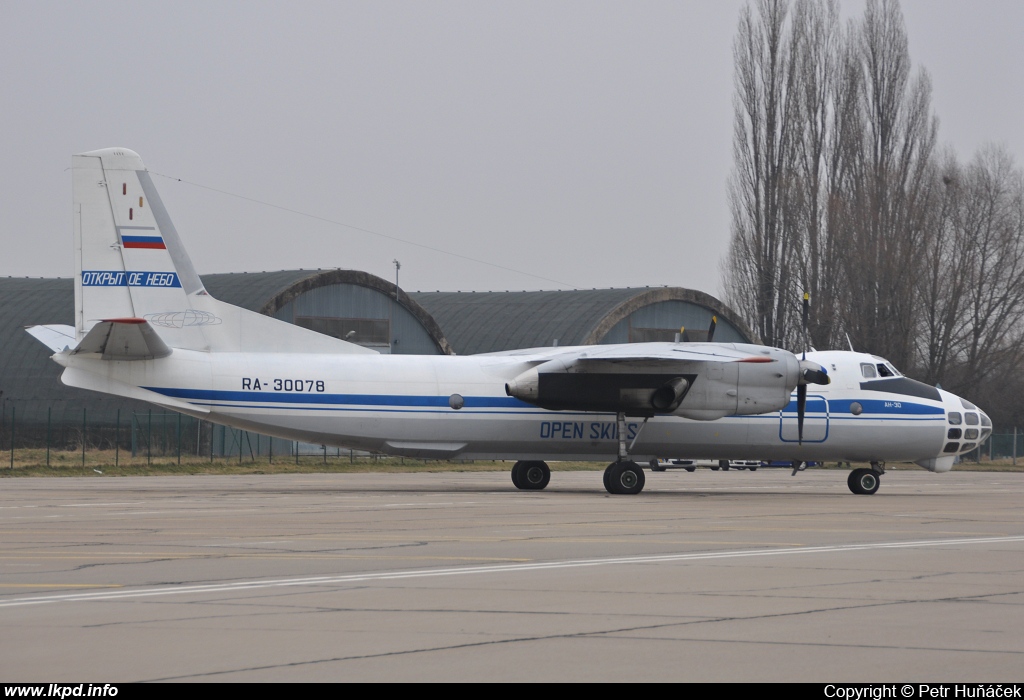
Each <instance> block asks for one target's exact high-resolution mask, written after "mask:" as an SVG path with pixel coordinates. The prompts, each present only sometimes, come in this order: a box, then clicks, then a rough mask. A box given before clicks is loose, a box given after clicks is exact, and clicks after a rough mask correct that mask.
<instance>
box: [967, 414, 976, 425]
mask: <svg viewBox="0 0 1024 700" xmlns="http://www.w3.org/2000/svg"><path fill="white" fill-rule="evenodd" d="M964 420H966V421H967V425H977V424H978V422H979V421H978V414H977V413H965V414H964Z"/></svg>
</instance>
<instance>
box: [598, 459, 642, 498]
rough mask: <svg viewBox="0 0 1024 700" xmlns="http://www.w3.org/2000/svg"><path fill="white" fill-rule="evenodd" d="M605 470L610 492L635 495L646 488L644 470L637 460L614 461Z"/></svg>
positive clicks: (606, 486) (607, 487)
mask: <svg viewBox="0 0 1024 700" xmlns="http://www.w3.org/2000/svg"><path fill="white" fill-rule="evenodd" d="M604 472H605V481H606V483H605V488H606V489H607V490H608V493H613V494H615V495H635V494H638V493H640V492H641V491H643V490H644V483H645V482H646V478H645V477H644V470H643V469H641V468H640V465H638V464H637V463H636V462H613V463H612V464H610V465H608V468H607V469H605V470H604Z"/></svg>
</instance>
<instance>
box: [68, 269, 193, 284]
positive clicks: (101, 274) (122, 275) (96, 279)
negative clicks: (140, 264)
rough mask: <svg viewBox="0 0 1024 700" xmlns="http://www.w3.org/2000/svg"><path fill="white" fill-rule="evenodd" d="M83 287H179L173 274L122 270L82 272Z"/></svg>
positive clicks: (175, 275) (178, 282)
mask: <svg viewBox="0 0 1024 700" xmlns="http://www.w3.org/2000/svg"><path fill="white" fill-rule="evenodd" d="M82 286H83V287H180V286H181V282H180V281H179V280H178V275H177V273H174V272H126V271H124V270H83V271H82Z"/></svg>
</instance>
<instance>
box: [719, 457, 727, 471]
mask: <svg viewBox="0 0 1024 700" xmlns="http://www.w3.org/2000/svg"><path fill="white" fill-rule="evenodd" d="M718 468H719V469H721V470H722V471H724V472H727V471H729V460H727V459H720V460H718Z"/></svg>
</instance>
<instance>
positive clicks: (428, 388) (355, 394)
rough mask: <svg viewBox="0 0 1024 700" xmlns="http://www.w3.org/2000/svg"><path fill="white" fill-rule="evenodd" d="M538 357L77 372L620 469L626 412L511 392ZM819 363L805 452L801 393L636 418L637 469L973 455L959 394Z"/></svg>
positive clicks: (418, 443)
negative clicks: (729, 408) (641, 465)
mask: <svg viewBox="0 0 1024 700" xmlns="http://www.w3.org/2000/svg"><path fill="white" fill-rule="evenodd" d="M530 359H531V358H530V356H529V355H478V356H413V355H405V356H402V355H374V354H365V355H362V354H360V355H320V354H309V355H294V354H288V353H278V354H275V353H203V352H195V351H189V350H175V351H174V353H173V354H172V355H171V356H170V357H167V358H163V359H161V360H158V361H143V362H139V361H134V362H104V361H101V360H89V359H85V358H82V359H76V358H69V361H68V366H70V367H74V366H80V367H81V368H82V369H87V370H89V371H95V370H97V369H99V370H101V371H102V370H106V373H107V376H108V377H110V378H111V379H114V380H116V381H119V382H124V383H125V384H128V385H134V386H140V387H143V388H145V389H148V390H151V391H154V392H156V393H157V394H160V395H162V396H167V397H171V398H173V399H177V400H178V401H183V402H186V403H187V404H188V405H190V406H194V407H195V408H196V409H197V412H196V413H195V415H198V416H199V417H202V418H205V419H208V420H211V421H214V422H216V423H222V424H226V425H230V426H234V427H237V428H243V429H247V430H253V431H258V432H261V433H264V434H268V435H274V436H277V437H282V438H288V439H294V440H301V441H305V442H314V443H319V444H326V445H331V446H339V447H348V448H355V449H363V450H371V451H379V452H383V453H387V454H394V455H404V456H409V457H425V458H456V457H458V458H466V459H513V460H518V459H550V460H564V459H593V458H597V459H605V458H607V459H612V458H614V457H615V455H616V450H617V445H618V440H617V431H616V417H615V415H614V414H611V413H589V412H573V411H550V410H545V409H541V408H538V407H536V406H533V405H530V404H527V403H524V402H523V401H520V400H519V399H515V398H512V397H509V396H507V395H506V393H505V384H506V383H507V382H509V381H510V380H512V379H513V378H514V377H516V376H517V375H519V374H521V373H522V372H523V371H525V370H526V369H528V368H529V367H530V364H529V361H530ZM808 359H812V360H814V361H816V362H819V363H820V364H822V365H823V366H825V367H826V368H827V369H828V372H829V375H830V377H831V380H832V382H831V384H829V385H827V386H812V387H810V391H809V394H808V400H807V410H806V420H805V425H804V438H803V441H802V443H800V442H799V441H798V437H797V418H796V398H795V396H796V395H795V392H794V395H793V401H792V402H791V403H790V405H789V406H788V407H787V408H785V409H783V410H781V411H774V412H771V413H765V414H760V415H747V416H729V417H725V418H721V419H718V420H712V421H695V420H689V419H686V418H682V417H679V416H675V415H664V416H655V417H653V418H651V419H650V420H649V421H648V422H647V424H646V425H644V424H643V419H641V418H633V419H629V420H628V422H627V435H626V439H627V441H629V442H631V443H632V441H633V440H634V438H636V440H635V443H634V444H632V445H631V448H630V454H631V455H632V457H633V458H634V459H636V460H646V459H650V458H654V457H678V456H685V457H691V458H714V459H772V460H804V461H810V460H815V461H824V460H836V461H918V462H922V461H925V460H929V459H934V458H938V457H952V456H954V455H955V454H957V453H960V452H963V451H966V444H967V443H966V441H962V442H960V443H959V444H958V445H957V449H956V450H955V451H952V452H951V451H950V449H949V440H948V439H947V432H948V428H949V427H950V426H949V420H948V418H947V416H948V414H951V413H952V414H964V413H965V406H964V404H963V403H962V402H961V400H960V398H959V397H957V396H955V395H953V394H951V393H949V392H946V391H941V390H935V389H931V388H930V387H925V388H926V389H929V390H930V391H931V392H934V393H933V394H932V396H931V397H927V396H915V395H909V394H908V393H906V392H900V391H896V392H894V391H889V390H885V391H877V390H874V391H872V390H870V389H864V388H862V382H865V377H863V376H862V374H861V365H862V364H863V363H864V362H868V363H873V362H878V361H879V360H880V358H874V357H873V356H871V355H865V354H862V353H852V352H820V353H809V354H808ZM905 381H906V382H910V380H905ZM866 383H867V384H868V385H869V386H870V382H866ZM883 386H886V385H883ZM918 386H919V387H923V386H924V385H918ZM919 393H920V392H919ZM924 393H926V394H927V393H928V392H924ZM453 396H454V397H455V398H453ZM459 398H461V402H460V401H459V400H458V399H459ZM460 403H461V408H457V409H456V408H453V405H460ZM179 410H182V409H179ZM206 410H208V411H209V413H208V414H207V413H205V411H206ZM975 411H976V412H977V413H978V414H980V411H977V409H975ZM184 412H190V411H189V410H187V409H184ZM981 415H982V416H983V415H984V414H981ZM985 420H986V421H987V417H986V418H985ZM961 427H966V426H961ZM976 427H979V429H980V426H977V425H976ZM975 442H977V440H975ZM946 462H947V463H948V464H949V465H951V463H952V460H951V459H947V460H946ZM923 466H928V465H927V464H924V465H923ZM934 467H935V465H934V463H933V464H932V465H931V466H928V468H934ZM945 469H948V466H945V467H944V468H943V467H942V466H939V467H938V469H937V470H939V471H942V470H945Z"/></svg>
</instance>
